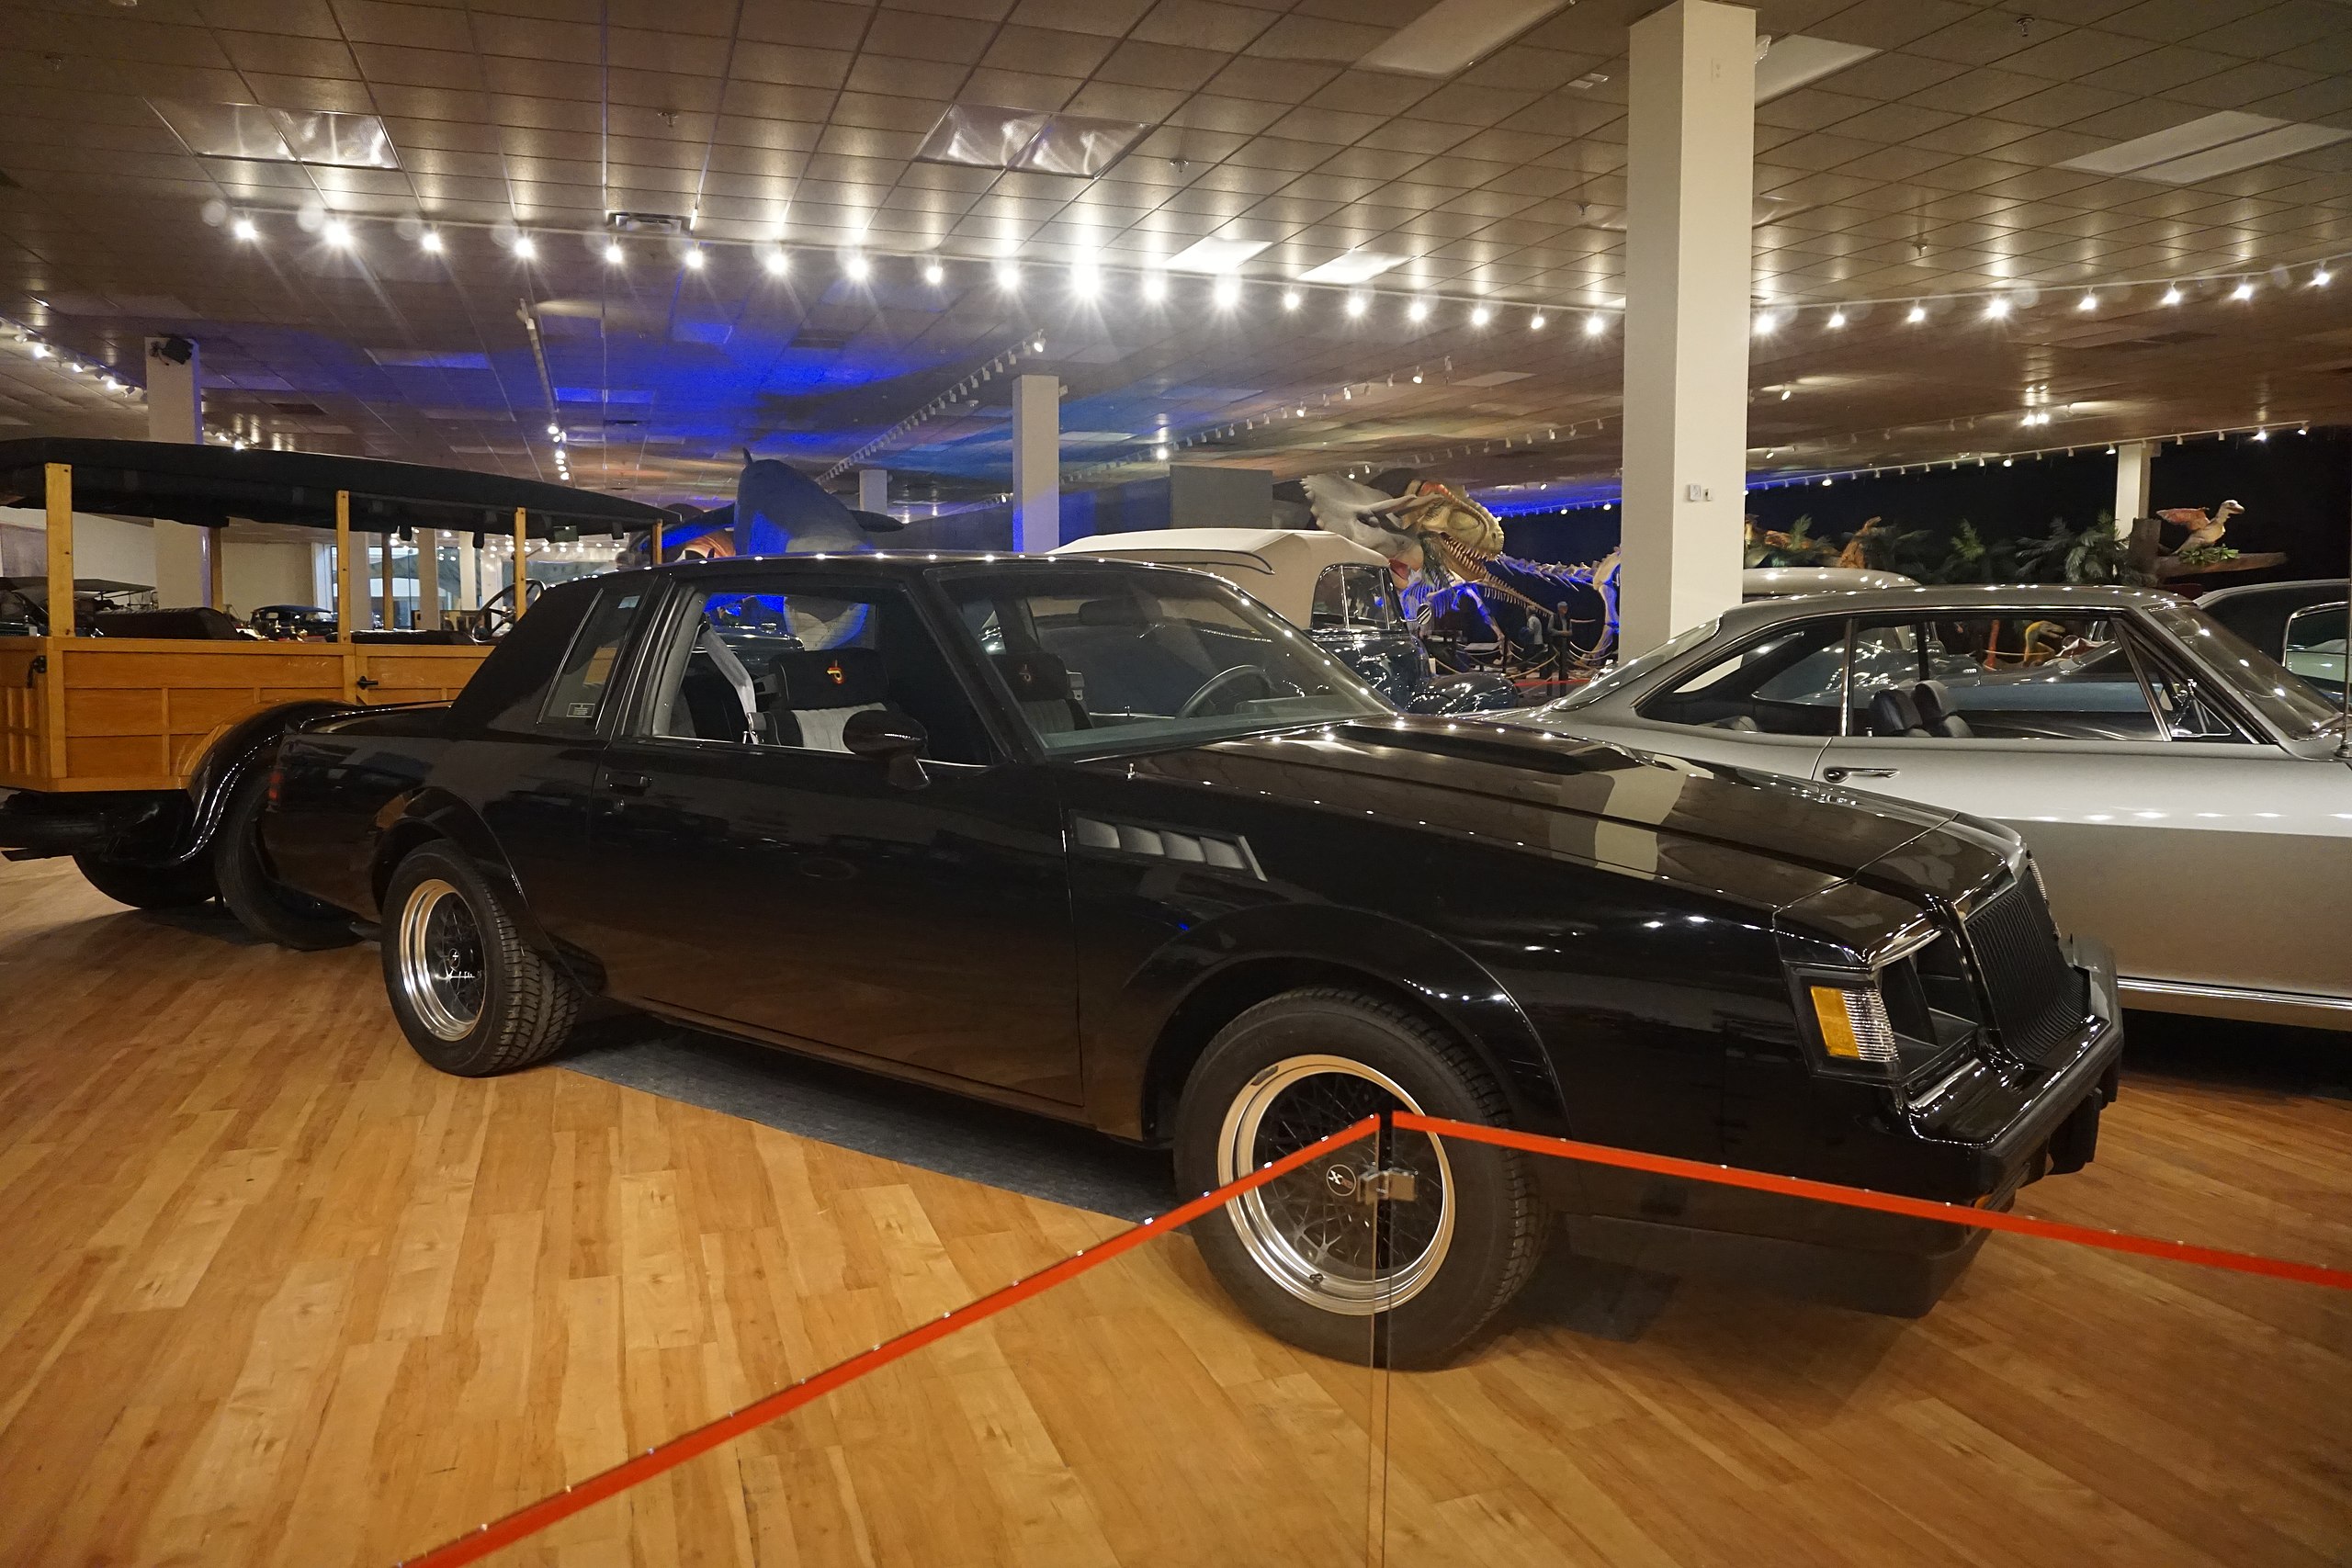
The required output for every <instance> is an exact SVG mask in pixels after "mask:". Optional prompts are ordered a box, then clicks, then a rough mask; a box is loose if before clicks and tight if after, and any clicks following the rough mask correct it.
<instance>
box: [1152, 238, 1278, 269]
mask: <svg viewBox="0 0 2352 1568" xmlns="http://www.w3.org/2000/svg"><path fill="white" fill-rule="evenodd" d="M1272 243H1273V242H1272V241H1271V240H1195V241H1193V243H1191V244H1189V245H1187V246H1185V247H1184V248H1183V249H1182V250H1181V251H1179V252H1177V253H1176V254H1174V255H1172V256H1170V257H1169V258H1168V269H1169V270H1170V272H1232V271H1234V270H1235V269H1237V268H1238V267H1239V266H1240V265H1241V264H1242V263H1244V262H1246V261H1248V260H1249V259H1250V257H1251V256H1254V255H1256V254H1258V253H1259V252H1260V251H1262V250H1264V249H1265V248H1266V247H1267V246H1268V245H1270V244H1272Z"/></svg>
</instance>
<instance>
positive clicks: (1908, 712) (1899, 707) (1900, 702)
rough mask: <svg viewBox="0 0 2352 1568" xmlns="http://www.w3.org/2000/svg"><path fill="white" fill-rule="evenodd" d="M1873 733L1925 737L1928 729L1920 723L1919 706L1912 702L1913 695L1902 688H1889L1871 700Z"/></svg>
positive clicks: (1881, 735)
mask: <svg viewBox="0 0 2352 1568" xmlns="http://www.w3.org/2000/svg"><path fill="white" fill-rule="evenodd" d="M1927 733H1928V727H1927V726H1926V725H1924V724H1921V723H1920V722H1919V705H1918V704H1917V703H1915V702H1913V701H1912V700H1911V694H1910V693H1908V692H1906V691H1905V690H1904V689H1903V688H1902V687H1900V686H1889V687H1887V688H1886V689H1885V690H1884V691H1882V692H1880V693H1878V694H1875V695H1874V696H1872V697H1871V734H1872V735H1875V736H1880V737H1888V736H1896V735H1925V734H1927Z"/></svg>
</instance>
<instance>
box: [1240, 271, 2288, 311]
mask: <svg viewBox="0 0 2352 1568" xmlns="http://www.w3.org/2000/svg"><path fill="white" fill-rule="evenodd" d="M2324 281H2325V276H2324V275H2323V276H2320V277H2314V278H2312V282H2313V283H2322V282H2324ZM1298 303H1299V294H1298V290H1297V289H1295V288H1285V289H1283V310H1297V309H1298Z"/></svg>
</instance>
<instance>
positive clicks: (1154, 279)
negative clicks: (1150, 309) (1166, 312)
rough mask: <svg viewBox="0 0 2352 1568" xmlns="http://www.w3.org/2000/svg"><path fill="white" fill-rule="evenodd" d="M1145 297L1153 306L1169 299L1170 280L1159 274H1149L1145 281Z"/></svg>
mask: <svg viewBox="0 0 2352 1568" xmlns="http://www.w3.org/2000/svg"><path fill="white" fill-rule="evenodd" d="M1143 297H1144V298H1145V299H1148V300H1150V301H1151V302H1152V303H1153V304H1155V305H1157V304H1159V302H1160V301H1161V300H1162V299H1167V298H1168V280H1167V279H1166V278H1164V277H1162V276H1159V274H1158V273H1156V272H1154V273H1147V274H1146V275H1145V276H1144V280H1143Z"/></svg>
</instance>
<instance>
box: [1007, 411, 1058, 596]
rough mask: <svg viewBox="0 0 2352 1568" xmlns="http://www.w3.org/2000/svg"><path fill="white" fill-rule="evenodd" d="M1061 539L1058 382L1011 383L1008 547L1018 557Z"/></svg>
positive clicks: (1051, 546)
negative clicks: (1010, 491)
mask: <svg viewBox="0 0 2352 1568" xmlns="http://www.w3.org/2000/svg"><path fill="white" fill-rule="evenodd" d="M1061 542H1062V383H1061V378H1060V377H1058V376H1023V377H1020V378H1016V379H1015V380H1014V381H1013V383H1012V547H1013V548H1014V549H1016V550H1019V551H1021V552H1022V553H1023V554H1024V555H1034V554H1036V553H1038V552H1041V551H1045V550H1050V549H1052V548H1053V547H1055V546H1056V545H1058V544H1060V543H1061Z"/></svg>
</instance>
